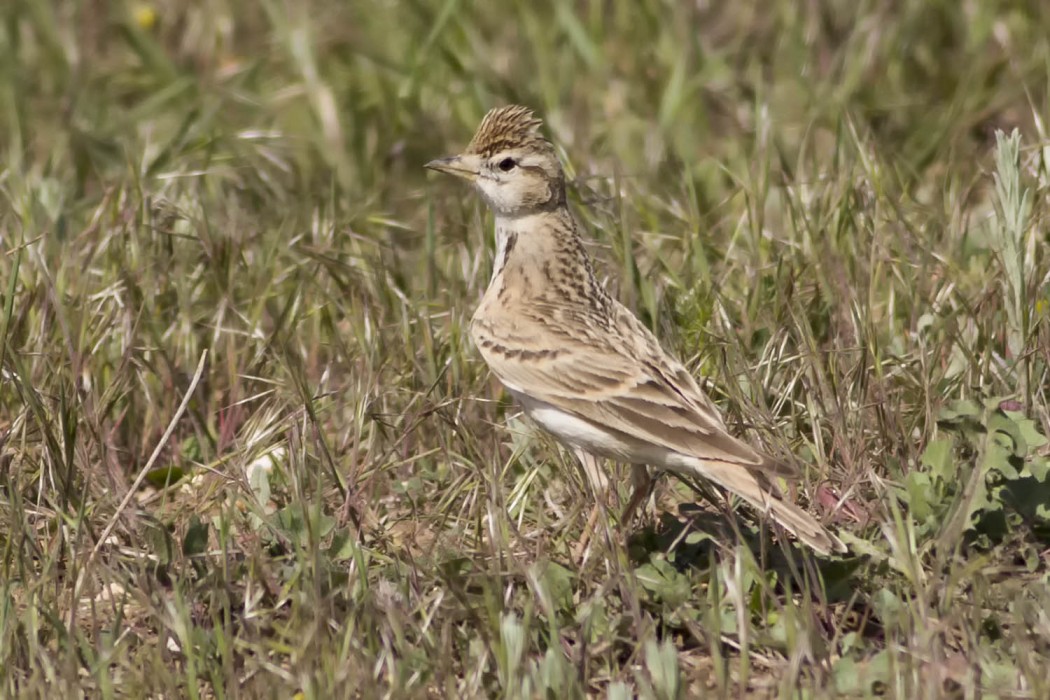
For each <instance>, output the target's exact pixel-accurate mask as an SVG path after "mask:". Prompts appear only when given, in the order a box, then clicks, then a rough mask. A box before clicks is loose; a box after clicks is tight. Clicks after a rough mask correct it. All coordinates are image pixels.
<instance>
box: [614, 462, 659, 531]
mask: <svg viewBox="0 0 1050 700" xmlns="http://www.w3.org/2000/svg"><path fill="white" fill-rule="evenodd" d="M631 485H632V486H633V487H634V491H633V492H632V493H631V500H629V501H627V505H626V506H625V507H624V509H623V513H622V514H621V515H620V526H621V527H624V528H628V527H630V526H631V520H632V518H633V517H634V511H635V510H636V509H637V508H638V506H639V505H641V503H642V501H644V500H645V499H646V498H647V497H648V496H649V493H650V492H651V489H652V486H653V477H652V476H651V475H650V474H649V467H647V466H645V465H644V464H632V465H631Z"/></svg>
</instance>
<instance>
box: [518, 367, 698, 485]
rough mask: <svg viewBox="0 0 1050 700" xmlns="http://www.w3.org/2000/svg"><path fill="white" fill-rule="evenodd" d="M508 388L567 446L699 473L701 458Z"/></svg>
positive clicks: (628, 460) (546, 428) (686, 473)
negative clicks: (636, 437) (601, 424)
mask: <svg viewBox="0 0 1050 700" xmlns="http://www.w3.org/2000/svg"><path fill="white" fill-rule="evenodd" d="M507 388H508V389H509V390H510V392H511V393H512V394H513V395H514V397H515V398H516V399H517V400H518V402H519V403H521V406H522V408H524V409H525V413H527V414H528V415H529V417H530V418H532V420H534V421H536V423H538V424H539V425H540V427H542V428H543V429H544V430H546V431H547V432H549V433H551V434H552V435H554V436H555V437H557V438H558V439H559V440H561V441H562V442H564V443H566V444H567V445H569V446H570V447H573V448H577V449H580V450H583V451H584V452H590V453H591V454H593V455H598V456H600V457H608V458H609V459H613V460H616V461H618V462H626V463H627V464H645V465H648V466H651V467H656V468H657V469H665V470H668V471H672V472H678V473H680V474H685V475H687V476H696V475H697V473H698V466H699V464H700V460H698V459H697V458H696V457H692V456H690V455H684V454H682V453H680V452H675V451H674V450H669V449H667V448H666V447H660V446H659V445H653V444H650V443H646V442H643V441H641V440H637V439H635V438H631V437H628V436H626V435H623V434H622V433H620V432H617V431H612V430H606V429H604V428H602V427H601V426H600V425H596V424H595V423H592V422H591V421H588V420H584V419H582V418H579V417H577V416H574V415H573V414H571V413H569V412H567V411H563V410H561V409H560V408H557V407H555V406H552V405H551V404H549V403H547V402H545V401H540V400H538V399H534V398H532V397H530V396H528V395H527V394H524V393H522V392H521V391H520V390H518V389H517V388H515V387H507Z"/></svg>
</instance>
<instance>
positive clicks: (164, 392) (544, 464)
mask: <svg viewBox="0 0 1050 700" xmlns="http://www.w3.org/2000/svg"><path fill="white" fill-rule="evenodd" d="M0 19H2V22H0V294H2V295H3V296H2V299H3V303H2V305H0V314H2V315H0V517H2V518H3V527H2V528H0V531H2V533H0V545H2V551H3V559H2V563H0V566H2V570H0V586H2V587H3V594H4V595H3V599H2V604H0V669H2V673H0V692H2V693H3V694H4V695H5V696H18V697H41V696H47V697H54V696H55V694H56V693H60V694H62V695H69V696H79V695H87V696H93V697H94V696H99V697H161V696H164V697H194V698H196V697H291V696H293V695H295V694H296V693H300V694H301V696H302V697H308V698H331V697H398V698H401V697H491V696H505V697H533V696H545V697H576V696H582V695H595V696H598V697H606V696H607V697H614V698H625V697H629V696H631V695H632V694H638V695H640V696H641V697H653V698H673V697H695V696H698V695H700V694H702V693H705V692H712V693H717V694H719V695H720V696H741V695H748V696H766V697H781V696H787V695H789V694H791V693H796V692H803V693H804V696H806V697H814V696H815V697H824V696H836V695H843V696H855V697H868V696H871V695H876V694H885V695H889V696H892V697H909V698H917V697H941V696H949V697H977V696H978V695H980V694H981V693H985V694H989V695H995V696H999V697H1046V696H1047V694H1050V683H1048V681H1047V679H1046V673H1045V669H1046V663H1047V660H1048V654H1050V624H1048V622H1047V617H1046V613H1045V611H1046V610H1047V609H1048V608H1050V578H1048V573H1047V571H1048V569H1047V559H1048V554H1047V551H1048V543H1050V537H1048V530H1050V528H1048V527H1047V523H1048V521H1050V515H1048V513H1047V509H1046V503H1047V499H1048V498H1050V488H1048V486H1047V483H1048V480H1047V455H1048V453H1047V449H1046V439H1045V437H1044V436H1045V435H1047V434H1050V418H1048V410H1047V406H1048V388H1047V387H1048V381H1047V367H1048V363H1050V321H1048V315H1050V291H1048V287H1050V262H1048V256H1047V250H1046V248H1047V233H1046V230H1047V226H1046V224H1047V212H1048V211H1050V208H1048V202H1047V176H1048V173H1047V162H1048V160H1050V143H1048V140H1047V135H1046V118H1047V115H1048V89H1047V88H1048V80H1050V79H1048V75H1050V71H1048V66H1050V6H1047V5H1046V4H1045V3H1042V2H1035V1H1032V2H1005V1H1003V2H996V1H988V2H976V1H974V2H967V1H964V2H947V1H936V0H935V1H932V2H926V1H923V0H881V1H874V0H873V1H866V2H841V1H838V0H817V1H813V2H805V3H798V2H791V1H789V0H774V1H771V2H736V3H714V2H703V1H698V2H693V3H687V2H674V1H669V2H646V3H636V2H626V1H623V2H621V1H617V0H606V1H605V2H600V1H594V2H586V1H579V2H572V3H562V2H517V1H515V2H507V3H477V2H467V1H465V0H445V1H443V2H439V1H436V0H433V1H432V0H404V1H400V0H386V1H379V0H360V1H359V2H352V3H347V2H338V1H336V0H307V1H305V2H298V3H293V2H277V1H276V0H263V1H262V2H258V3H256V2H249V1H248V0H194V1H193V2H182V1H178V0H168V1H158V2H153V3H127V2H116V1H106V0H68V1H66V2H47V1H45V0H13V1H11V0H9V1H8V2H6V3H4V4H3V6H2V8H0ZM510 102H520V103H523V104H527V105H529V106H531V107H533V108H534V109H535V110H536V111H537V113H538V114H539V115H540V116H542V117H543V118H544V119H545V120H546V122H547V127H546V129H547V132H548V134H549V135H550V137H551V138H552V140H554V141H555V142H556V144H557V145H558V147H559V148H560V149H561V150H562V154H563V157H564V161H565V165H566V167H567V169H568V171H569V173H570V177H571V178H572V180H573V185H572V187H571V194H570V198H571V199H572V201H573V203H574V205H575V206H576V208H577V213H578V215H579V216H580V218H581V220H582V221H583V222H584V223H585V225H586V228H587V230H588V231H589V233H590V235H591V236H592V237H593V241H594V245H593V246H592V251H593V252H594V254H595V255H596V256H597V257H598V259H599V261H600V268H601V270H602V272H603V274H606V275H608V276H609V283H610V285H611V287H612V288H613V289H614V290H615V292H616V293H617V294H618V295H619V296H620V298H621V299H623V300H624V301H625V303H627V304H628V305H630V306H631V307H632V308H634V309H635V310H637V311H638V313H639V315H640V316H641V317H642V319H643V320H644V321H645V322H646V323H647V324H649V325H650V326H651V327H652V328H654V330H656V331H657V332H658V334H659V335H660V336H661V337H662V338H664V339H665V340H666V343H667V345H668V347H669V349H673V350H674V351H675V352H676V353H677V354H679V355H680V356H681V357H682V358H683V359H684V360H686V361H687V363H688V365H689V366H690V368H691V369H693V370H694V371H695V372H696V373H697V374H698V376H699V375H704V376H705V377H707V378H708V379H709V385H708V386H709V389H710V391H711V393H712V395H713V396H714V397H715V398H716V400H717V401H718V402H719V404H720V405H721V406H722V407H723V408H724V410H725V411H726V414H727V417H728V419H729V422H730V424H731V426H732V427H733V429H734V430H738V431H744V430H750V432H749V435H750V437H751V438H752V439H755V440H759V441H762V442H763V443H764V444H765V445H766V446H767V448H768V449H770V450H772V451H774V452H776V453H778V454H780V455H782V456H784V457H785V458H786V459H793V460H795V461H797V462H798V463H799V464H800V465H803V466H804V467H805V473H806V478H805V480H804V481H803V482H802V483H801V484H800V485H799V487H798V489H797V492H796V497H798V498H799V499H800V500H801V501H803V502H807V501H808V502H809V503H810V509H811V510H812V511H813V512H815V513H819V514H821V515H822V517H823V518H825V520H827V521H828V522H831V523H836V524H837V527H838V528H839V529H840V531H842V532H843V533H844V534H843V537H844V539H847V541H848V543H849V544H850V546H851V548H852V550H853V554H852V555H851V556H850V557H847V558H845V559H843V560H842V561H838V562H828V563H821V564H820V566H819V567H818V566H817V565H816V562H813V561H812V560H810V559H808V557H806V556H805V555H804V554H803V553H801V552H799V551H797V550H795V549H793V548H788V549H786V550H781V549H780V548H779V547H777V546H774V545H772V544H771V543H770V541H769V539H768V537H765V533H763V532H762V531H761V530H760V529H759V528H756V527H755V526H754V525H750V524H748V523H749V520H748V519H747V518H743V519H742V520H741V521H740V522H739V527H740V528H741V529H742V530H743V534H744V537H745V540H746V541H749V542H751V545H752V546H751V547H745V546H741V545H734V544H733V543H734V539H733V538H731V537H728V538H727V537H725V536H723V535H721V534H719V532H718V531H717V530H715V531H714V532H711V531H707V532H705V531H703V529H701V530H700V531H687V530H683V523H685V522H686V521H688V520H690V517H689V516H688V512H689V511H688V508H689V504H690V503H691V502H692V501H693V500H694V498H695V497H694V496H693V495H692V494H690V493H688V492H686V491H683V490H682V489H680V488H679V487H677V486H675V485H674V484H666V483H662V484H661V486H660V488H659V490H658V492H657V496H656V501H657V504H656V506H657V507H656V508H655V510H653V509H651V510H650V513H649V515H648V516H647V520H646V521H645V522H643V523H642V524H640V525H639V526H637V527H636V528H635V531H634V533H633V534H630V533H621V532H620V530H619V528H618V527H617V526H616V525H615V523H610V522H608V520H609V519H608V518H607V519H606V522H605V525H606V528H605V530H604V533H603V537H602V540H601V542H600V544H599V549H598V550H597V551H596V552H595V553H594V554H593V555H592V556H591V557H590V558H588V559H587V560H585V561H583V562H580V561H576V560H574V559H573V558H572V556H571V551H572V547H573V544H574V543H575V540H576V538H578V537H579V535H580V532H581V530H582V527H583V521H584V519H585V517H586V513H587V507H588V505H589V498H590V497H589V495H588V493H587V491H586V488H585V487H584V486H583V485H582V484H581V482H580V478H579V476H578V475H577V474H576V471H575V469H574V467H573V466H572V460H571V457H570V456H568V455H565V454H563V453H562V452H561V451H560V450H559V448H558V447H557V446H556V445H554V444H553V443H552V442H550V441H549V440H548V439H546V438H543V437H542V436H539V435H535V434H534V433H533V430H532V428H531V426H530V425H529V424H527V423H525V422H522V421H520V420H519V419H518V418H517V414H516V411H515V409H514V408H513V406H512V404H510V403H509V402H508V401H507V400H506V397H505V396H503V394H502V393H501V391H500V389H499V387H498V386H497V385H496V384H495V382H493V381H492V380H490V379H489V377H488V373H487V370H486V369H485V367H484V366H483V363H482V362H481V361H480V359H479V358H478V356H477V355H476V353H475V352H474V350H473V348H472V347H471V346H470V342H469V339H468V337H467V334H466V326H467V322H468V320H469V318H470V314H471V313H472V311H473V307H474V305H475V304H476V302H477V300H478V299H479V297H480V295H481V293H482V292H483V291H484V287H485V284H486V283H487V281H488V276H489V272H490V263H491V253H492V242H491V236H490V220H489V218H488V215H487V213H486V212H485V211H484V209H483V208H482V206H481V204H480V202H479V201H478V200H477V198H476V197H474V196H473V195H472V194H471V193H469V192H467V191H466V190H465V189H463V188H461V187H457V186H456V185H455V184H454V183H448V182H444V181H441V180H436V179H435V180H432V179H430V178H428V177H427V175H426V174H425V172H424V170H423V169H422V163H424V162H426V161H427V160H430V159H431V158H434V157H438V156H441V155H447V154H449V153H452V152H455V150H456V149H457V148H461V147H462V146H463V145H464V144H466V142H467V141H468V140H469V138H470V135H471V133H472V131H473V129H474V127H475V126H476V124H477V123H478V121H479V120H480V118H481V116H482V115H483V114H484V113H485V112H486V111H487V110H488V109H489V108H490V107H493V106H496V105H500V104H506V103H510ZM1014 129H1016V130H1017V136H1016V138H1017V140H1016V141H1011V140H1009V139H1008V138H1005V137H1004V136H1003V134H1008V133H1010V132H1011V131H1013V130H1014ZM998 132H1002V133H998ZM997 133H998V136H997ZM205 355H206V358H205V365H204V370H203V373H202V374H201V375H200V376H199V377H195V371H196V368H197V367H198V363H199V362H200V361H201V358H202V357H203V356H205ZM187 396H188V402H187V403H186V407H185V410H184V411H180V405H181V404H182V402H183V400H184V398H186V397H187ZM169 428H170V429H171V431H172V434H171V437H170V439H168V440H163V439H162V438H163V436H164V435H165V433H166V431H168V430H169ZM158 446H160V450H159V452H156V454H154V453H155V450H157V448H158ZM618 473H621V474H622V473H624V472H622V471H620V472H618ZM140 475H141V476H142V477H144V483H142V485H141V486H140V487H139V488H135V489H132V487H133V486H134V485H135V484H136V481H137V477H139V476H140ZM125 498H129V499H130V500H128V502H127V504H126V505H124V506H123V507H122V500H123V499H125ZM721 527H723V528H724V527H725V523H724V522H723V523H722V524H721ZM627 534H630V537H629V540H628V542H627V544H626V545H625V544H624V542H623V541H622V537H623V536H624V535H627ZM716 541H717V542H718V543H720V544H716Z"/></svg>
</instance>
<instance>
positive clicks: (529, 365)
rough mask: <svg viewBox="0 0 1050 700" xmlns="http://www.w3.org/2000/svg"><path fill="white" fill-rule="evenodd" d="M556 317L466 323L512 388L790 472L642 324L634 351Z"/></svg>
mask: <svg viewBox="0 0 1050 700" xmlns="http://www.w3.org/2000/svg"><path fill="white" fill-rule="evenodd" d="M563 325H564V324H560V323H557V322H556V320H555V319H552V318H541V317H535V316H534V317H533V318H528V317H523V316H522V315H515V317H514V319H513V321H511V320H508V319H506V318H504V319H489V320H486V321H482V322H476V323H475V324H474V327H473V329H472V330H473V335H474V340H475V342H476V344H477V345H478V348H479V349H480V351H481V353H482V355H483V356H484V358H485V361H486V362H487V363H488V365H489V367H490V368H491V369H492V371H493V373H494V374H495V375H496V376H497V377H498V378H499V379H500V381H502V382H503V383H504V384H505V385H507V386H508V387H511V388H513V389H515V390H516V391H521V392H523V393H525V394H527V395H529V396H531V397H534V398H536V399H540V400H542V401H545V402H547V403H549V404H551V405H553V406H555V407H557V408H560V409H562V410H564V411H568V412H570V413H572V414H574V415H576V416H578V417H580V418H583V419H585V420H588V421H591V422H593V423H595V424H597V425H601V426H605V427H608V428H611V429H614V430H617V431H620V432H621V433H624V434H626V435H628V436H630V437H633V438H635V439H638V440H642V441H645V442H649V443H651V444H653V445H658V446H661V447H665V448H667V449H670V450H674V451H675V452H680V453H682V454H686V455H692V456H694V457H697V458H699V459H716V460H723V461H727V462H733V463H737V464H740V465H741V466H744V467H748V468H750V469H755V470H760V471H766V472H770V473H779V474H783V475H786V476H791V475H793V471H792V470H791V469H790V468H789V467H787V466H786V465H780V464H776V463H774V462H772V460H769V459H768V458H766V457H764V456H763V455H761V454H759V453H758V452H756V451H755V450H754V449H753V448H751V447H750V446H749V445H747V444H746V443H744V442H741V441H740V440H737V439H736V438H734V437H733V436H732V435H730V434H729V433H728V432H726V430H725V427H724V424H723V423H722V420H721V418H720V417H719V416H718V414H717V413H716V412H715V410H714V407H713V406H712V405H711V403H710V401H709V400H708V399H707V398H706V397H705V396H704V395H703V394H702V392H701V390H700V388H699V387H697V385H696V383H695V381H694V380H693V379H692V377H691V376H689V374H688V372H686V370H685V368H684V367H682V366H681V365H680V364H679V363H677V362H675V361H674V360H672V359H671V358H670V357H668V356H667V355H666V354H665V353H664V352H663V351H662V350H661V349H660V347H659V344H658V343H657V342H656V339H655V337H653V336H652V335H651V334H650V333H649V332H648V331H642V332H643V333H644V334H645V336H646V337H645V338H641V339H639V340H645V341H646V342H645V344H644V345H645V349H646V352H639V351H638V348H637V347H631V346H630V345H629V344H627V343H617V342H615V341H614V340H611V339H609V336H608V334H607V333H603V332H595V333H585V334H582V335H581V334H580V333H579V324H573V326H574V332H573V334H570V333H568V332H566V331H564V330H563ZM638 328H641V326H640V324H639V326H638ZM636 346H637V344H636Z"/></svg>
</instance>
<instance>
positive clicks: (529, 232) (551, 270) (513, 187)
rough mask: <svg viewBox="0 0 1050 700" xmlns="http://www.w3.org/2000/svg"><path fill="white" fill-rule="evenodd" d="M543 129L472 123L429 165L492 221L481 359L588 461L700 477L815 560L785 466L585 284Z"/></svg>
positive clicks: (517, 111)
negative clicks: (471, 191) (768, 520)
mask: <svg viewBox="0 0 1050 700" xmlns="http://www.w3.org/2000/svg"><path fill="white" fill-rule="evenodd" d="M541 123H542V122H541V121H540V120H539V119H537V118H536V117H535V116H533V114H532V112H531V111H530V110H529V109H527V108H525V107H520V106H508V107H500V108H497V109H493V110H492V111H490V112H489V113H488V114H487V115H486V116H485V118H484V119H483V120H482V122H481V125H480V126H479V127H478V130H477V133H475V134H474V138H473V139H472V140H471V142H470V145H468V146H467V149H466V150H465V151H464V152H463V153H461V154H460V155H457V156H452V157H450V158H441V159H439V160H435V161H431V162H430V163H427V167H428V168H431V169H433V170H437V171H440V172H443V173H448V174H450V175H455V176H457V177H461V178H463V179H465V180H468V181H470V182H472V183H473V184H474V186H475V187H476V188H477V190H478V191H479V192H480V193H481V196H482V198H484V200H485V202H486V203H487V204H488V206H489V207H490V208H491V209H492V211H493V213H494V214H495V217H496V239H497V252H496V261H495V267H494V269H493V272H492V280H491V282H490V283H489V287H488V290H487V291H486V292H485V295H484V297H483V298H482V300H481V304H480V306H479V307H478V309H477V311H476V312H475V314H474V318H473V320H472V321H471V326H470V332H471V336H472V337H473V339H474V343H475V344H476V345H477V347H478V349H479V350H480V351H481V354H482V356H483V357H484V358H485V362H487V363H488V366H489V367H490V368H491V369H492V371H493V372H494V373H495V375H496V376H497V377H498V378H499V379H500V381H501V382H503V384H504V386H506V388H507V389H508V390H509V391H510V392H511V394H513V395H514V397H515V398H516V399H517V400H518V401H519V402H520V403H521V405H522V406H523V407H524V409H525V411H526V413H528V415H529V416H531V417H532V419H533V420H535V421H536V422H537V423H538V424H539V425H540V426H542V427H543V428H544V429H546V430H548V431H549V432H551V433H553V434H554V435H555V436H556V437H557V438H559V439H560V440H561V441H562V442H564V443H566V444H567V445H569V446H570V447H572V448H573V449H574V450H575V451H576V453H577V454H578V455H579V456H580V458H581V460H583V461H584V465H585V467H587V472H588V476H589V478H590V479H591V480H592V482H593V481H597V482H599V484H601V483H602V482H603V481H604V478H603V477H602V476H601V475H600V473H598V472H597V470H596V463H595V461H594V460H593V459H592V460H590V462H589V465H590V466H589V467H588V455H591V456H599V457H607V458H609V459H613V460H619V461H621V462H626V463H628V464H631V465H634V471H633V477H634V479H633V480H634V482H635V494H634V496H633V497H632V498H631V501H630V505H628V507H627V509H626V512H627V514H628V515H629V513H630V512H631V511H632V510H633V509H634V507H635V506H637V504H638V502H639V501H640V499H641V497H644V495H645V493H646V491H647V489H648V471H647V466H646V465H648V466H652V467H656V468H658V469H663V470H667V471H671V472H674V473H676V474H679V475H683V476H685V477H687V478H695V477H700V478H702V479H705V480H707V481H709V482H713V483H715V484H717V485H718V486H721V487H722V488H724V489H726V490H727V491H730V492H732V493H734V494H736V495H737V496H739V497H741V498H743V499H744V500H745V501H747V502H748V503H750V504H751V505H752V506H753V507H755V508H756V509H757V510H758V511H759V512H760V513H764V514H767V515H769V516H770V517H772V518H773V519H774V520H775V521H776V522H778V523H780V525H782V526H783V527H784V528H785V529H787V530H789V531H790V532H792V533H794V535H795V536H796V537H798V539H800V540H801V541H803V542H805V543H806V544H807V545H809V546H810V547H812V548H813V549H815V550H816V551H818V552H820V553H822V554H827V553H829V552H832V551H844V550H845V547H844V546H843V545H842V543H841V542H840V541H839V540H838V538H836V537H835V536H834V535H832V534H831V533H829V532H828V531H827V530H825V529H824V528H823V527H822V526H821V525H820V524H819V523H818V522H817V521H816V520H815V519H814V518H813V517H812V516H810V515H809V514H808V513H806V512H804V511H803V510H801V509H800V508H798V507H797V506H795V505H793V504H791V503H788V502H786V501H784V500H783V499H782V498H781V497H780V495H779V493H778V491H777V489H776V487H775V485H774V483H773V481H772V479H771V478H770V477H773V476H787V477H791V476H795V474H794V471H793V470H792V469H790V468H788V467H787V466H786V465H783V464H780V463H778V462H776V461H773V460H771V459H770V458H768V457H766V456H764V455H762V454H760V453H759V452H757V451H756V450H754V449H753V448H752V447H750V446H749V445H747V444H745V443H744V442H741V441H740V440H738V439H736V438H735V437H733V436H732V435H730V434H729V433H728V431H727V430H726V427H725V424H724V423H723V422H722V419H721V417H720V416H719V414H718V411H717V409H716V407H715V406H714V404H712V402H711V401H710V400H709V399H708V398H707V396H705V395H704V393H703V392H702V391H701V390H700V387H699V386H697V383H696V381H695V380H694V379H693V377H692V375H690V374H689V372H688V371H686V369H685V367H684V366H683V365H682V364H681V363H680V362H678V361H677V360H675V359H674V358H672V357H671V356H670V355H668V354H667V353H666V352H664V350H663V349H662V348H661V347H660V343H659V341H657V339H656V337H655V336H654V335H653V334H652V333H651V332H650V331H649V330H648V329H647V328H646V327H645V326H643V325H642V324H641V322H640V321H639V320H638V319H637V318H635V316H634V314H632V313H631V312H630V311H629V310H628V309H627V308H626V307H625V306H623V305H622V304H621V303H619V302H618V301H617V300H615V299H613V298H612V297H611V296H609V294H608V293H607V292H606V291H605V289H604V288H603V287H602V285H601V284H600V283H599V282H598V280H597V279H596V278H595V275H594V268H593V267H592V265H591V260H590V258H589V256H588V255H587V252H586V251H585V250H584V247H583V243H582V241H581V239H580V234H579V229H578V227H577V224H576V221H575V220H574V219H573V216H572V214H571V212H570V211H569V207H568V205H567V203H566V198H565V174H564V172H563V171H562V167H561V163H560V162H559V160H558V156H557V154H556V153H555V151H554V147H553V146H552V145H551V143H550V142H549V141H547V140H546V139H545V138H544V137H543V136H542V135H541V134H540V133H539V128H540V126H541Z"/></svg>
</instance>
